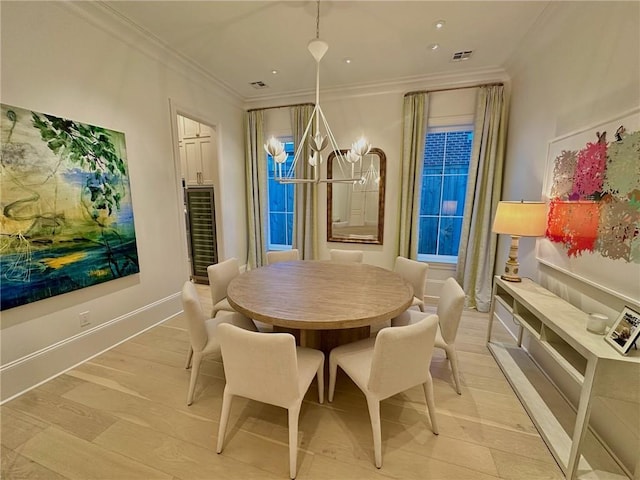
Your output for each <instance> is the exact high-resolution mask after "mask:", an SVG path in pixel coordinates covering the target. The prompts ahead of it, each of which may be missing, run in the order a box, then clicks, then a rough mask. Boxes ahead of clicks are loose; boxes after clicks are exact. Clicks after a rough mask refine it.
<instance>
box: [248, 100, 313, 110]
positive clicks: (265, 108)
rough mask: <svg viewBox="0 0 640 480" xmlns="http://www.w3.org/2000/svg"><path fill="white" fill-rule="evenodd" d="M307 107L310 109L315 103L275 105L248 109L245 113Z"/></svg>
mask: <svg viewBox="0 0 640 480" xmlns="http://www.w3.org/2000/svg"><path fill="white" fill-rule="evenodd" d="M306 105H309V106H310V107H315V106H316V105H315V103H311V102H307V103H294V104H292V105H276V106H275V107H264V108H250V109H249V110H247V112H256V111H258V110H271V109H274V108H287V107H304V106H306Z"/></svg>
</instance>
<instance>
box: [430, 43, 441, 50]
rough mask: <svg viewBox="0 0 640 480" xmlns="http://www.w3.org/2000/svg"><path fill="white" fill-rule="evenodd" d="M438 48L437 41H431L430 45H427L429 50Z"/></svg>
mask: <svg viewBox="0 0 640 480" xmlns="http://www.w3.org/2000/svg"><path fill="white" fill-rule="evenodd" d="M439 48H440V45H438V44H437V43H432V44H431V45H429V50H437V49H439Z"/></svg>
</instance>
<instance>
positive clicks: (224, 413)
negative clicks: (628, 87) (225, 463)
mask: <svg viewBox="0 0 640 480" xmlns="http://www.w3.org/2000/svg"><path fill="white" fill-rule="evenodd" d="M232 400H233V395H232V394H231V393H229V392H228V391H227V387H225V388H224V392H223V393H222V410H221V411H220V426H219V427H218V445H217V447H216V452H218V453H221V452H222V446H223V445H224V435H225V432H226V430H227V423H228V422H229V412H230V411H231V401H232Z"/></svg>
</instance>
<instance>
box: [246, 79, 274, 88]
mask: <svg viewBox="0 0 640 480" xmlns="http://www.w3.org/2000/svg"><path fill="white" fill-rule="evenodd" d="M249 85H251V86H252V87H253V88H257V89H260V88H269V85H267V84H266V83H264V82H263V81H262V80H258V81H257V82H251V83H250V84H249Z"/></svg>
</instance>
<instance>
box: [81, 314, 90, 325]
mask: <svg viewBox="0 0 640 480" xmlns="http://www.w3.org/2000/svg"><path fill="white" fill-rule="evenodd" d="M89 325H91V320H89V312H88V311H87V312H81V313H80V328H84V327H88V326H89Z"/></svg>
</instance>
